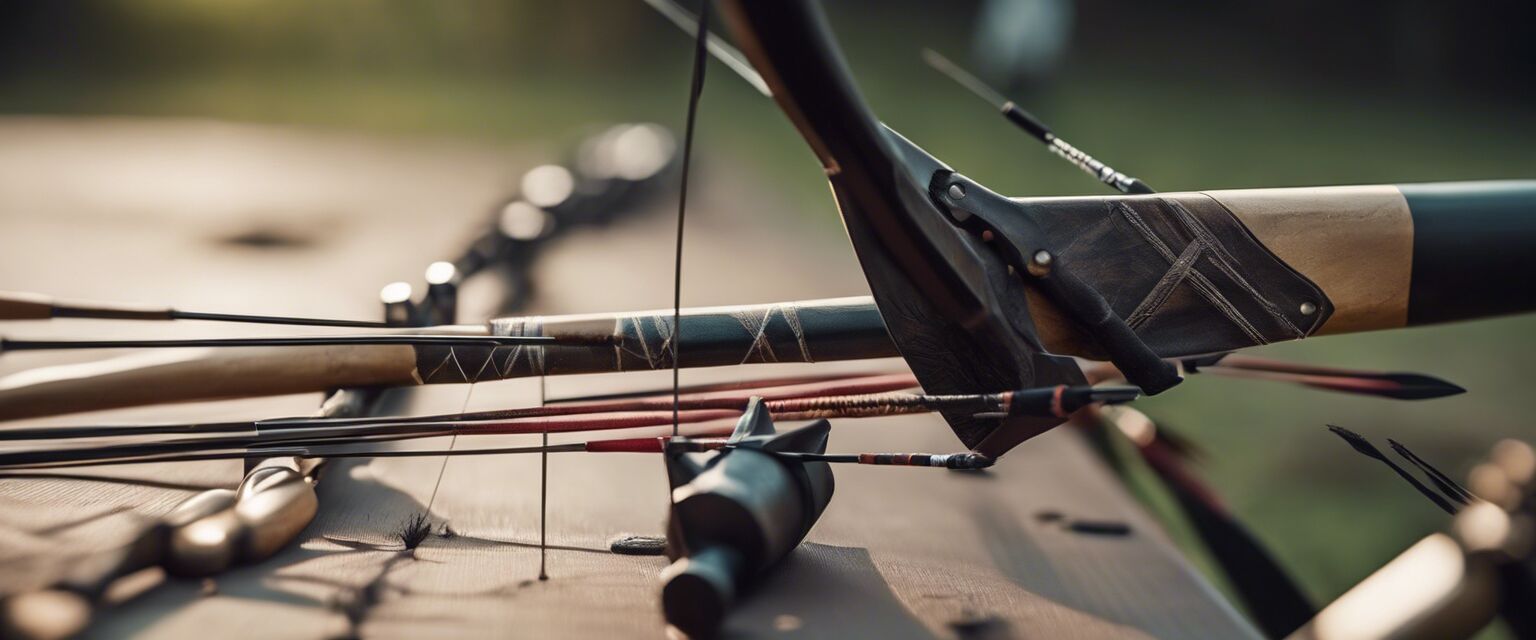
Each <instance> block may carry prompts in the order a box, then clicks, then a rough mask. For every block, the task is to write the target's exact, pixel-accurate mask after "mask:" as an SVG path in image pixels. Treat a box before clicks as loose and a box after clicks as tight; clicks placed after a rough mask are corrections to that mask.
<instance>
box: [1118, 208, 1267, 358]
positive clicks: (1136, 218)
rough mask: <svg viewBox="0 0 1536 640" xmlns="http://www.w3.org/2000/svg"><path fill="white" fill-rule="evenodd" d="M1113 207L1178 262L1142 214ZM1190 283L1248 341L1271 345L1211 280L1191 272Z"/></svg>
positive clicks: (1159, 248) (1156, 246) (1128, 209)
mask: <svg viewBox="0 0 1536 640" xmlns="http://www.w3.org/2000/svg"><path fill="white" fill-rule="evenodd" d="M1112 206H1114V207H1115V208H1116V209H1117V210H1118V211H1119V212H1120V214H1121V215H1122V216H1124V217H1125V219H1126V220H1127V221H1129V222H1130V223H1131V226H1133V227H1136V230H1137V231H1140V232H1141V235H1142V236H1143V237H1145V238H1146V240H1147V244H1150V245H1152V248H1154V249H1157V252H1158V253H1161V254H1162V255H1163V259H1164V260H1167V261H1168V262H1169V264H1173V263H1175V262H1177V261H1178V256H1175V255H1174V254H1173V250H1172V249H1169V248H1168V244H1167V243H1165V242H1163V239H1162V238H1161V237H1159V236H1158V235H1157V232H1155V231H1153V230H1152V227H1151V226H1149V225H1148V224H1147V223H1146V221H1145V220H1142V219H1141V214H1139V213H1137V212H1136V210H1135V209H1132V208H1131V207H1130V206H1128V205H1126V204H1125V203H1124V202H1118V201H1117V202H1114V203H1113V204H1112ZM1192 244H1199V243H1198V239H1197V240H1196V241H1195V242H1192ZM1189 281H1190V284H1191V286H1193V287H1194V289H1195V291H1196V292H1198V293H1199V294H1200V296H1201V297H1202V298H1205V301H1206V302H1208V303H1210V305H1211V306H1213V307H1215V308H1216V310H1217V311H1220V312H1221V314H1222V315H1224V316H1226V317H1227V319H1228V320H1230V321H1231V322H1232V324H1234V325H1236V326H1237V328H1239V329H1241V330H1242V331H1243V333H1245V334H1247V335H1248V339H1250V340H1253V342H1254V344H1269V340H1267V339H1265V338H1264V334H1262V333H1259V330H1258V329H1257V328H1255V327H1254V326H1253V324H1252V323H1250V322H1248V319H1247V318H1244V317H1243V314H1242V312H1240V311H1238V310H1237V307H1236V306H1234V305H1233V304H1232V303H1231V302H1229V301H1228V300H1227V299H1226V297H1225V296H1223V295H1222V294H1221V291H1220V290H1218V289H1217V288H1216V285H1215V283H1213V282H1211V281H1210V278H1207V277H1206V276H1205V274H1203V273H1200V272H1199V271H1191V272H1190V274H1189Z"/></svg>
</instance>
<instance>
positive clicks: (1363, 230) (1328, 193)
mask: <svg viewBox="0 0 1536 640" xmlns="http://www.w3.org/2000/svg"><path fill="white" fill-rule="evenodd" d="M1205 193H1206V195H1209V196H1210V197H1212V198H1215V199H1216V200H1217V201H1218V202H1220V203H1222V204H1223V205H1226V207H1227V208H1228V209H1230V210H1231V211H1232V213H1233V214H1235V215H1237V217H1238V218H1239V219H1241V220H1242V221H1243V224H1245V225H1247V227H1248V230H1249V231H1252V232H1253V234H1254V235H1255V236H1257V237H1258V239H1259V241H1260V242H1262V243H1264V246H1266V247H1268V248H1269V250H1270V251H1273V252H1275V255H1277V256H1279V257H1280V259H1281V260H1284V261H1285V263H1286V264H1288V265H1290V266H1291V268H1292V269H1295V270H1297V271H1299V272H1301V274H1302V275H1304V276H1306V277H1307V278H1309V279H1311V280H1312V281H1313V282H1315V283H1317V285H1318V286H1319V287H1322V289H1323V293H1326V294H1327V295H1328V298H1329V299H1330V300H1332V301H1333V305H1334V313H1333V317H1331V318H1329V319H1328V323H1327V324H1324V325H1323V326H1322V328H1321V329H1320V330H1319V334H1334V333H1349V332H1352V331H1367V330H1371V329H1390V328H1394V327H1401V326H1404V325H1406V324H1407V323H1408V285H1409V281H1410V279H1411V276H1412V274H1413V217H1412V216H1411V215H1409V212H1408V203H1407V201H1405V200H1404V199H1403V194H1402V192H1401V191H1399V190H1398V189H1397V187H1394V186H1391V185H1372V186H1359V187H1311V188H1293V189H1234V190H1228V191H1207V192H1205Z"/></svg>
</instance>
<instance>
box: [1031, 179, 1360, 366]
mask: <svg viewBox="0 0 1536 640" xmlns="http://www.w3.org/2000/svg"><path fill="white" fill-rule="evenodd" d="M1020 203H1021V204H1023V205H1024V206H1025V207H1026V208H1027V209H1028V212H1029V214H1030V215H1032V216H1035V217H1036V219H1038V220H1040V221H1041V224H1042V225H1043V226H1044V228H1045V232H1046V233H1047V234H1048V235H1050V236H1051V237H1052V238H1053V239H1055V240H1056V241H1057V243H1056V244H1057V246H1058V247H1062V249H1060V250H1059V251H1058V253H1059V256H1058V260H1059V261H1060V262H1059V264H1061V265H1062V267H1063V268H1070V269H1072V270H1073V272H1074V273H1076V274H1077V275H1078V277H1079V278H1081V279H1083V280H1084V281H1086V282H1087V283H1088V284H1090V285H1091V286H1093V287H1094V288H1095V289H1097V290H1098V291H1099V292H1100V293H1101V294H1102V295H1103V296H1104V297H1105V299H1107V300H1108V301H1109V303H1110V305H1111V306H1112V307H1114V309H1115V312H1116V314H1118V315H1119V316H1120V317H1121V318H1124V319H1125V320H1126V322H1127V324H1129V325H1130V326H1131V328H1132V329H1134V330H1135V331H1136V333H1137V335H1139V336H1140V337H1141V339H1142V340H1144V341H1145V342H1146V343H1147V344H1148V345H1149V346H1151V347H1152V349H1153V350H1154V351H1156V352H1157V353H1158V354H1159V355H1162V356H1183V355H1192V354H1200V353H1211V352H1218V351H1228V350H1232V349H1238V348H1242V347H1250V346H1255V345H1261V344H1268V343H1271V342H1278V341H1282V340H1295V339H1298V338H1304V337H1306V336H1308V335H1311V334H1313V333H1315V332H1316V331H1317V329H1318V328H1319V327H1321V326H1322V325H1323V323H1324V322H1325V321H1326V320H1327V319H1328V317H1329V316H1330V315H1331V314H1332V313H1333V304H1332V302H1331V301H1329V299H1328V297H1327V296H1326V295H1324V294H1323V291H1322V289H1320V288H1319V287H1318V286H1317V285H1316V284H1314V283H1313V282H1312V281H1311V280H1308V279H1307V278H1306V277H1305V276H1302V275H1301V274H1300V273H1298V272H1297V271H1296V270H1294V269H1292V268H1291V267H1289V266H1288V265H1286V264H1285V263H1284V262H1283V261H1281V260H1280V259H1279V258H1277V257H1276V256H1275V255H1274V253H1272V252H1271V251H1270V250H1269V249H1267V248H1265V246H1264V245H1263V244H1262V243H1260V242H1259V241H1258V240H1257V239H1256V238H1255V237H1254V236H1253V234H1252V233H1250V232H1249V231H1248V229H1247V228H1246V227H1244V226H1243V224H1242V222H1240V221H1239V220H1238V219H1237V217H1236V216H1234V215H1233V214H1232V212H1231V211H1229V210H1227V208H1226V207H1225V206H1223V205H1222V204H1221V203H1220V202H1218V201H1217V200H1215V199H1214V198H1212V197H1210V196H1208V195H1205V194H1201V193H1174V194H1162V195H1150V196H1126V197H1114V198H1029V199H1024V200H1020ZM1035 298H1036V299H1032V300H1031V307H1032V309H1033V310H1035V311H1037V312H1038V313H1039V314H1040V315H1043V316H1046V317H1047V318H1050V317H1052V316H1059V313H1057V312H1056V310H1055V309H1051V308H1049V305H1048V303H1046V301H1044V300H1040V299H1039V298H1041V296H1035ZM1037 320H1040V318H1037ZM1063 324H1064V323H1061V322H1052V321H1049V320H1044V321H1041V322H1039V325H1040V326H1041V332H1042V338H1044V340H1045V342H1046V344H1047V345H1048V346H1049V347H1050V348H1051V349H1052V350H1053V351H1056V350H1058V349H1059V350H1060V351H1061V352H1065V353H1087V354H1089V355H1093V354H1094V353H1095V349H1094V348H1093V347H1092V346H1091V345H1089V344H1083V343H1084V342H1086V341H1084V340H1082V339H1081V337H1080V336H1074V335H1070V334H1069V333H1065V332H1061V331H1052V330H1049V329H1047V327H1056V326H1062V325H1063Z"/></svg>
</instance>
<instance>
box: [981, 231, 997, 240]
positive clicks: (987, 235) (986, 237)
mask: <svg viewBox="0 0 1536 640" xmlns="http://www.w3.org/2000/svg"><path fill="white" fill-rule="evenodd" d="M993 237H995V236H993V234H992V230H991V229H987V230H986V231H982V232H981V239H982V241H984V242H991V241H992V238H993Z"/></svg>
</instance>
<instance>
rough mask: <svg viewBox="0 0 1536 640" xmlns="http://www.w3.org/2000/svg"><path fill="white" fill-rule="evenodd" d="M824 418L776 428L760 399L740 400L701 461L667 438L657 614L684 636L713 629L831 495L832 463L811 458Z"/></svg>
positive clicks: (818, 448)
mask: <svg viewBox="0 0 1536 640" xmlns="http://www.w3.org/2000/svg"><path fill="white" fill-rule="evenodd" d="M830 429H831V424H830V423H828V422H827V421H825V420H820V421H817V422H815V423H813V424H811V425H809V426H806V427H801V428H799V429H796V430H794V431H789V432H786V433H783V434H779V433H776V432H775V431H774V427H773V421H772V419H771V418H769V416H768V413H767V411H766V410H765V409H764V408H763V405H762V401H761V400H757V399H754V400H753V401H752V402H751V403H749V405H748V407H747V410H746V412H744V413H743V414H742V415H741V420H740V421H739V422H737V423H736V429H735V430H734V431H733V432H732V433H731V436H730V438H729V439H728V440H727V444H728V445H729V447H730V448H729V449H726V450H723V451H720V452H717V453H715V454H713V456H712V457H710V458H709V459H708V460H707V461H705V462H702V463H701V462H699V461H698V460H695V459H694V458H691V457H689V456H690V452H691V451H692V450H693V448H692V447H691V446H690V443H689V441H688V440H686V439H673V440H672V441H671V442H669V443H668V445H667V453H666V458H665V460H666V464H667V479H668V481H669V482H670V483H671V486H672V509H671V512H670V513H671V515H670V518H669V520H668V524H667V557H668V558H669V559H671V560H673V563H672V565H671V566H668V567H667V568H666V569H664V570H663V571H662V573H661V579H662V581H663V583H664V586H663V587H662V591H661V606H662V613H663V614H664V615H665V617H666V619H667V623H668V624H671V625H672V626H674V627H677V628H678V629H680V630H681V631H682V632H683V633H685V634H687V635H688V636H690V637H708V636H710V635H713V634H714V633H715V631H716V630H718V629H719V627H720V623H721V622H722V621H723V620H724V619H725V615H726V610H727V609H728V608H729V607H730V605H731V603H732V602H734V601H735V600H736V598H737V594H738V593H740V592H741V590H742V589H743V588H744V587H745V586H746V585H747V584H748V581H749V580H751V579H752V578H753V577H755V576H756V575H758V574H760V573H762V572H763V571H765V570H767V569H768V568H769V567H771V566H772V565H774V564H775V563H777V562H778V561H779V560H780V559H782V558H783V557H784V555H785V554H787V553H789V552H790V550H792V549H794V548H795V546H797V545H799V544H800V541H801V540H803V539H804V538H805V535H806V534H807V533H809V532H810V530H811V527H813V526H815V524H816V520H817V519H818V518H820V517H821V512H822V511H824V510H825V509H826V508H827V504H828V503H829V502H831V500H832V490H833V480H832V469H831V468H830V467H829V466H827V463H826V462H824V461H819V460H794V459H786V457H785V456H783V455H777V454H788V453H802V454H820V453H824V452H825V451H826V449H827V436H828V433H829V431H830Z"/></svg>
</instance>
